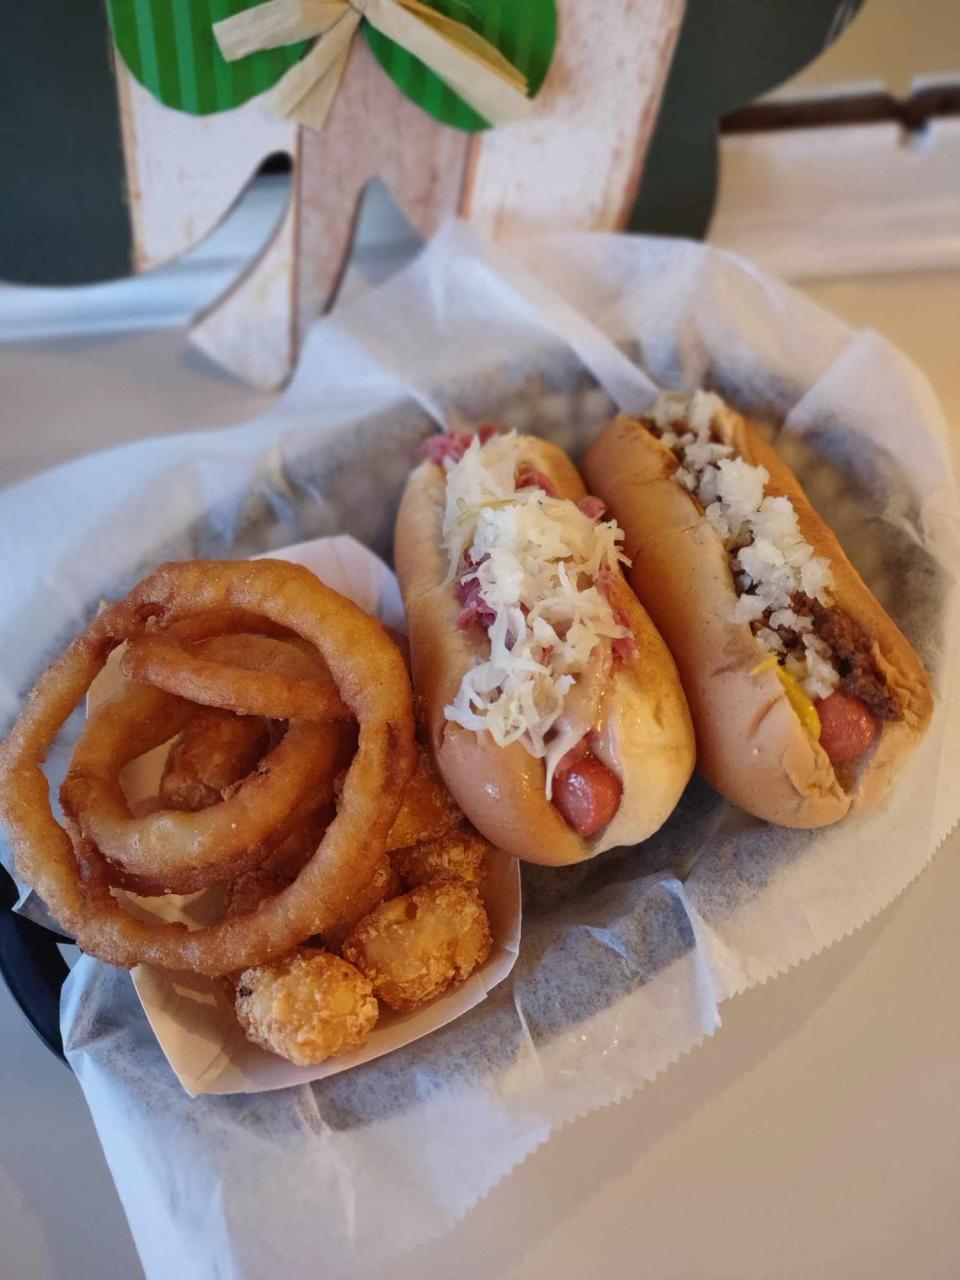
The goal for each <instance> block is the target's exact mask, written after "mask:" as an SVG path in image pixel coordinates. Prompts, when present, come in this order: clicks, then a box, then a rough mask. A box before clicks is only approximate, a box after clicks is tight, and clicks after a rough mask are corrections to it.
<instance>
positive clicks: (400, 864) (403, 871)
mask: <svg viewBox="0 0 960 1280" xmlns="http://www.w3.org/2000/svg"><path fill="white" fill-rule="evenodd" d="M492 851H493V845H492V844H491V843H490V842H489V840H484V838H483V836H482V835H480V833H479V832H478V831H474V829H473V827H471V826H468V825H467V824H466V823H463V824H462V825H461V826H458V827H454V828H453V830H452V831H446V832H444V834H443V835H442V836H438V837H437V839H436V840H424V841H422V842H421V843H420V844H415V845H413V846H412V847H411V848H409V849H397V850H396V851H395V852H394V853H392V854H391V855H390V860H391V862H392V863H393V865H394V866H395V867H396V869H397V873H398V875H399V876H400V880H401V882H402V883H403V887H404V889H415V888H416V887H417V885H421V884H427V882H428V881H430V880H466V881H467V883H468V884H475V885H477V886H478V887H479V886H480V885H481V884H482V880H483V872H484V868H485V866H486V859H487V855H488V853H490V852H492Z"/></svg>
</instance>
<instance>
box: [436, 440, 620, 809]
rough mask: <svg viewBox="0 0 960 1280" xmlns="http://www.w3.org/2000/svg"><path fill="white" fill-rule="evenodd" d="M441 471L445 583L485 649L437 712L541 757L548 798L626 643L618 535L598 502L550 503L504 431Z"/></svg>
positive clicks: (546, 487) (547, 490) (548, 489)
mask: <svg viewBox="0 0 960 1280" xmlns="http://www.w3.org/2000/svg"><path fill="white" fill-rule="evenodd" d="M442 465H443V466H444V467H445V469H446V472H447V491H446V504H445V509H444V513H443V539H444V545H445V548H446V551H447V555H448V557H449V566H450V568H449V580H450V581H456V583H457V591H458V595H459V598H460V601H461V604H463V605H464V612H462V613H461V625H470V624H471V623H472V622H474V621H476V622H478V623H479V624H480V625H481V626H483V627H484V629H485V630H486V633H487V637H488V639H489V646H490V648H489V657H486V658H485V659H484V660H482V661H480V662H478V663H477V664H476V665H475V666H473V667H472V668H471V669H470V670H469V671H468V672H467V673H466V675H465V676H464V677H463V680H462V682H461V684H460V688H459V690H458V691H457V695H456V697H455V698H454V701H453V702H452V703H451V704H450V705H449V706H447V707H446V708H445V709H444V713H445V715H446V717H447V719H448V720H452V721H454V722H455V723H456V724H459V725H462V726H463V728H465V729H471V730H473V731H474V732H476V733H482V732H483V731H485V730H486V731H487V732H489V733H490V734H491V736H492V737H493V739H494V741H495V742H496V743H497V745H498V746H501V747H506V746H509V745H510V744H511V743H514V742H520V743H522V745H523V746H524V747H525V748H526V750H527V751H529V752H530V754H531V755H533V756H535V757H537V758H539V759H543V760H544V762H545V765H546V790H547V795H548V796H550V795H552V790H553V778H554V774H555V772H556V770H557V765H558V764H559V763H560V761H561V760H562V759H563V757H564V756H567V755H568V753H569V752H570V750H571V748H573V747H574V746H576V745H577V743H579V742H580V741H581V740H583V739H584V738H585V737H586V736H587V735H588V734H589V732H590V731H591V730H592V729H593V727H594V726H595V724H596V722H597V720H598V717H599V711H600V702H601V700H602V692H603V687H604V684H605V683H607V682H606V681H604V680H603V679H601V678H598V673H602V672H606V673H609V669H610V664H611V662H612V660H613V659H612V655H613V653H614V651H615V649H614V647H615V646H616V647H617V648H616V652H617V653H618V654H620V655H621V656H623V655H624V654H625V652H628V651H629V643H630V642H631V641H632V632H631V631H630V629H629V627H627V626H626V625H625V624H624V623H623V622H622V621H620V620H619V618H618V616H617V612H616V611H615V609H614V607H613V606H612V605H611V603H610V601H609V599H608V595H607V593H608V591H609V579H610V575H612V574H614V573H619V572H620V564H621V563H624V562H626V560H627V558H626V556H625V555H624V554H623V552H622V551H621V549H620V543H621V541H622V539H623V534H622V532H621V530H620V529H619V528H618V526H617V524H616V523H615V521H613V520H603V519H601V518H600V517H601V516H602V514H603V508H602V504H599V505H598V504H597V502H596V501H594V502H585V503H582V504H579V505H578V504H577V503H575V502H571V501H569V500H568V499H565V498H558V497H556V496H554V494H553V492H552V490H553V486H552V484H550V483H549V481H548V480H547V481H546V483H544V482H543V481H544V480H546V477H542V475H541V473H540V472H538V471H537V470H536V469H535V468H534V467H533V466H532V464H530V463H529V462H528V461H527V460H525V459H524V458H523V456H522V445H521V442H520V441H519V440H518V439H517V436H516V434H515V433H513V432H511V433H510V434H508V435H501V436H495V437H493V438H491V439H488V440H486V441H485V442H484V443H481V442H480V440H479V439H474V440H473V441H472V442H471V443H470V444H469V446H468V447H467V448H466V449H465V450H464V451H463V452H462V456H461V457H460V458H459V460H454V459H452V458H449V457H447V458H444V460H443V463H442ZM465 614H466V616H465ZM587 704H589V705H587Z"/></svg>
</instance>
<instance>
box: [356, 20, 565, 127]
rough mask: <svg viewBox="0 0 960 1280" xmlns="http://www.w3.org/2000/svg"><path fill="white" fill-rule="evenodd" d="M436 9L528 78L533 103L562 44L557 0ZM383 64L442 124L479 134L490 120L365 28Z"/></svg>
mask: <svg viewBox="0 0 960 1280" xmlns="http://www.w3.org/2000/svg"><path fill="white" fill-rule="evenodd" d="M430 3H431V8H433V9H437V10H439V12H440V13H445V14H447V15H448V16H449V17H451V18H456V19H457V21H458V22H462V23H464V25H465V26H468V27H472V28H473V30H474V31H479V32H480V34H481V35H482V36H484V37H485V38H486V39H487V40H489V41H490V43H491V44H493V45H496V47H497V48H498V49H499V50H500V52H501V53H502V54H503V55H504V56H505V57H506V58H508V59H509V60H510V61H511V62H512V63H513V65H514V66H515V67H517V68H519V70H521V71H522V72H523V73H524V75H525V76H526V77H527V83H528V86H529V92H530V95H531V97H532V96H533V95H534V94H535V93H536V92H537V90H538V89H539V88H540V86H541V85H542V84H543V81H544V79H545V77H546V74H547V71H548V70H549V68H550V60H551V58H552V57H553V49H554V45H555V44H556V42H557V9H556V2H555V0H430ZM364 26H365V29H366V34H367V40H368V42H369V44H370V48H371V49H372V50H373V53H374V56H375V57H376V59H377V61H378V62H379V63H380V65H381V67H383V69H384V71H386V73H387V75H388V76H389V77H390V79H391V80H393V81H394V83H395V84H396V85H398V86H399V88H401V89H402V90H403V92H404V93H405V94H406V95H407V97H408V98H412V99H413V101H414V102H415V103H416V104H417V105H418V106H419V107H422V108H423V109H424V111H427V112H429V113H430V115H432V116H433V118H434V119H435V120H439V121H440V123H441V124H450V125H453V126H454V127H455V128H457V129H466V130H469V131H471V132H474V131H476V130H478V129H488V128H489V127H490V126H489V124H488V122H487V121H486V120H484V118H483V117H482V116H480V115H478V114H477V112H476V111H474V110H473V108H472V107H468V106H467V104H466V103H465V102H464V101H463V99H462V98H458V97H457V95H456V94H455V93H454V92H453V90H452V89H449V88H448V87H447V86H446V85H445V84H444V82H443V81H442V80H441V79H440V77H439V76H437V75H435V74H434V73H433V72H432V71H430V70H429V69H428V68H427V67H425V66H424V65H423V63H422V62H421V61H420V59H419V58H414V57H412V56H411V54H409V53H407V51H406V50H405V49H401V48H400V46H399V45H397V44H394V42H393V41H392V40H388V39H387V38H386V36H383V35H381V34H380V32H379V31H375V30H374V29H373V27H371V26H370V24H369V23H364Z"/></svg>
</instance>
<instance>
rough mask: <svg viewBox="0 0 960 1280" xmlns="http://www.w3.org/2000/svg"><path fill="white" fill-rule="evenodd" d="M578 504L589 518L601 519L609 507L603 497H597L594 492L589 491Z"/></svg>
mask: <svg viewBox="0 0 960 1280" xmlns="http://www.w3.org/2000/svg"><path fill="white" fill-rule="evenodd" d="M577 506H578V507H579V508H580V510H581V511H582V512H583V514H584V515H585V516H586V517H587V518H588V519H589V520H599V519H600V517H601V516H602V515H603V513H604V512H605V511H606V509H607V504H606V503H605V502H604V501H603V499H602V498H595V497H594V496H593V494H592V493H588V494H587V496H586V497H585V498H581V499H580V501H579V502H578V503H577Z"/></svg>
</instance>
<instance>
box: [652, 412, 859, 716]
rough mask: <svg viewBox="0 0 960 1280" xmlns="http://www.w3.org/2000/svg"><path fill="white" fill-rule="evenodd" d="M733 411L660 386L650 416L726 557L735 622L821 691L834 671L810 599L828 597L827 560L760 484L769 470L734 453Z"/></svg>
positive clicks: (786, 505) (812, 691)
mask: <svg viewBox="0 0 960 1280" xmlns="http://www.w3.org/2000/svg"><path fill="white" fill-rule="evenodd" d="M732 420H733V415H732V414H731V411H730V409H729V408H728V407H727V405H726V404H724V402H723V400H721V398H720V397H719V396H718V395H715V394H714V393H713V392H709V391H697V392H695V393H694V395H693V396H692V397H690V398H689V399H688V398H687V397H686V396H678V395H663V396H661V397H660V398H659V399H658V401H657V403H656V405H655V406H654V410H653V414H652V417H651V419H650V422H651V425H652V428H653V430H654V432H655V434H656V435H658V436H659V438H660V440H661V442H662V443H663V444H664V445H666V447H667V448H668V449H669V450H670V451H671V452H672V453H673V455H674V457H675V458H676V460H677V464H678V466H677V470H676V472H675V478H676V479H677V480H678V481H679V483H680V484H682V485H683V487H684V488H685V489H687V490H688V491H689V492H690V493H692V494H694V496H695V497H696V498H697V499H698V500H699V502H700V503H701V505H702V506H703V509H704V514H705V517H706V519H707V520H708V521H709V522H710V524H711V525H712V526H713V528H714V529H715V530H716V532H717V534H718V536H719V537H720V538H721V539H722V541H723V545H724V546H725V547H726V549H727V553H728V555H729V557H730V567H731V570H732V572H733V579H734V583H735V585H736V589H737V603H736V606H735V608H734V610H733V612H732V615H731V620H732V621H734V622H746V623H749V625H750V627H751V629H752V631H753V633H754V635H755V636H756V637H757V639H758V640H759V642H760V644H761V645H762V646H763V648H764V649H765V650H766V651H767V652H768V653H770V654H775V655H776V657H777V660H778V662H779V663H781V664H782V666H783V667H784V669H785V670H786V671H787V672H788V673H789V674H790V675H791V676H792V677H793V678H794V679H795V680H797V681H798V682H799V683H800V685H801V687H802V688H803V690H804V692H805V693H806V694H807V695H808V696H809V697H810V698H814V699H816V698H826V697H827V696H829V694H831V693H832V692H833V691H834V689H836V687H837V685H838V683H839V680H840V675H839V672H838V671H837V668H836V665H835V663H834V661H833V656H832V652H831V649H830V646H829V645H828V644H827V642H826V641H825V640H824V639H823V638H822V637H821V636H819V635H817V634H816V631H815V630H814V618H813V602H814V601H816V603H817V604H819V605H822V606H829V605H830V604H831V595H830V592H831V588H832V587H833V574H832V572H831V569H830V565H829V564H828V563H827V561H826V560H825V559H824V558H823V557H822V556H818V555H817V554H816V553H815V551H814V549H813V547H811V546H810V544H809V543H808V542H807V541H806V540H805V539H804V537H803V535H802V534H801V532H800V527H799V524H798V521H797V513H796V511H795V509H794V506H793V503H792V502H791V501H790V499H789V498H786V497H773V496H771V495H767V494H766V493H765V489H766V485H767V482H768V481H769V479H770V476H769V473H768V472H767V470H766V468H764V467H757V466H753V465H751V464H750V463H749V462H745V461H744V459H743V458H738V457H736V456H735V453H736V451H735V449H734V447H733V445H732V443H731V440H732V431H731V422H732Z"/></svg>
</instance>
